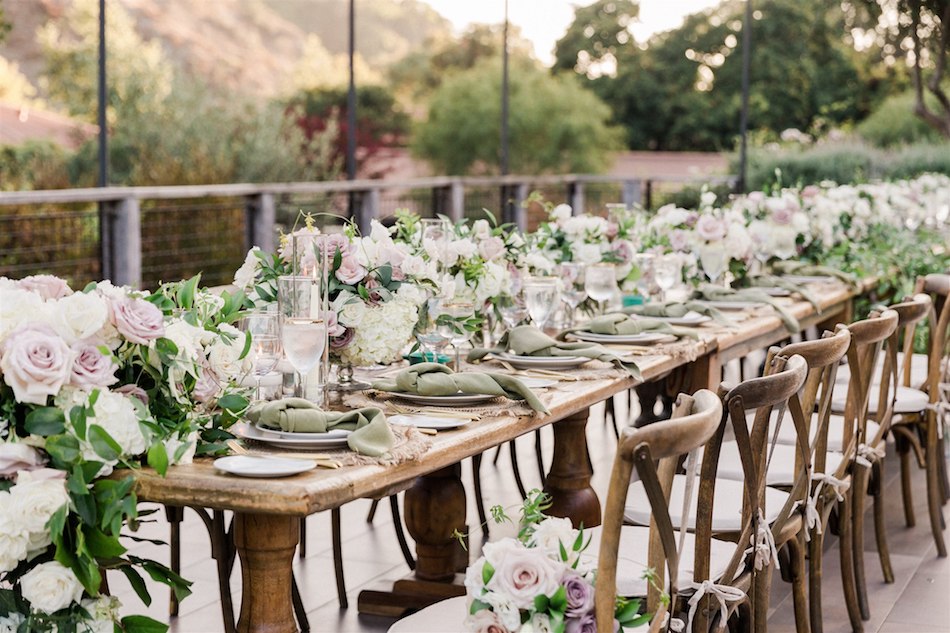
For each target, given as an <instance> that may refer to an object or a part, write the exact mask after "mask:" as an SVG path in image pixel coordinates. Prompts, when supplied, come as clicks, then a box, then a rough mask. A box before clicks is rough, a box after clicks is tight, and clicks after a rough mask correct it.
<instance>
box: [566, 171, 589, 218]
mask: <svg viewBox="0 0 950 633" xmlns="http://www.w3.org/2000/svg"><path fill="white" fill-rule="evenodd" d="M567 197H568V200H570V201H571V209H573V210H574V215H580V214H582V213H584V210H585V209H584V183H582V182H578V181H576V180H575V181H573V182H571V183H568V185H567Z"/></svg>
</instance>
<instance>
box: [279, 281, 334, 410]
mask: <svg viewBox="0 0 950 633" xmlns="http://www.w3.org/2000/svg"><path fill="white" fill-rule="evenodd" d="M322 286H323V284H321V283H319V281H318V279H316V278H314V277H312V276H304V275H296V276H294V275H290V276H286V277H280V278H278V279H277V292H278V299H277V301H278V305H279V306H280V320H281V323H280V340H281V343H282V345H283V348H284V354H286V356H287V360H289V361H290V364H291V365H293V366H294V369H295V370H296V372H297V381H296V385H295V388H294V394H295V395H296V396H298V397H301V398H304V397H306V389H305V384H306V379H307V375H308V374H310V372H311V371H313V368H314V367H316V366H317V364H318V363H319V362H320V361H321V360H322V359H323V355H324V351H325V350H326V348H327V324H326V319H325V318H324V315H325V314H326V312H325V310H323V309H322V308H323V304H324V302H323V297H322V296H321V295H322V294H323V293H322V292H321V287H322Z"/></svg>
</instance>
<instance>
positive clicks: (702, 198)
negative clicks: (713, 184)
mask: <svg viewBox="0 0 950 633" xmlns="http://www.w3.org/2000/svg"><path fill="white" fill-rule="evenodd" d="M714 204H716V194H715V193H714V192H712V191H704V192H702V193H701V194H700V195H699V206H701V207H711V206H713V205H714Z"/></svg>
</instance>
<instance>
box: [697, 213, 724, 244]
mask: <svg viewBox="0 0 950 633" xmlns="http://www.w3.org/2000/svg"><path fill="white" fill-rule="evenodd" d="M696 233H697V234H698V235H699V237H701V238H702V239H704V240H706V241H707V242H717V241H719V240H721V239H722V238H724V237H726V223H725V222H723V221H722V220H720V219H719V218H717V217H715V216H712V215H704V216H702V217H700V218H699V220H698V221H697V222H696Z"/></svg>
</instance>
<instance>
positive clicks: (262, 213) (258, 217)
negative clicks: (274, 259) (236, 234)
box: [244, 193, 277, 252]
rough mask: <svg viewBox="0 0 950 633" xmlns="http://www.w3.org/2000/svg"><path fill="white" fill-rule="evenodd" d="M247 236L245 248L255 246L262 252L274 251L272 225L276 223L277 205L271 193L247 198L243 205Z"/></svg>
mask: <svg viewBox="0 0 950 633" xmlns="http://www.w3.org/2000/svg"><path fill="white" fill-rule="evenodd" d="M244 208H245V213H246V218H247V236H246V238H245V242H246V244H245V247H246V248H247V249H250V248H251V247H252V246H257V247H258V248H260V249H261V250H262V251H267V252H272V251H273V250H274V225H275V224H276V222H277V205H276V203H275V201H274V194H272V193H258V194H254V195H251V196H248V197H247V204H246V205H245V207H244Z"/></svg>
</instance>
